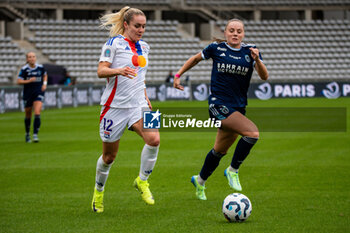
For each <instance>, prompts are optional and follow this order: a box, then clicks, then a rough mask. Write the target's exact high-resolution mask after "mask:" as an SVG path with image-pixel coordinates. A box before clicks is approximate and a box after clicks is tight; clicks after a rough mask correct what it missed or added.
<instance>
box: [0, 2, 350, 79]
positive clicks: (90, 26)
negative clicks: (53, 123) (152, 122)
mask: <svg viewBox="0 0 350 233" xmlns="http://www.w3.org/2000/svg"><path fill="white" fill-rule="evenodd" d="M0 3H4V4H5V3H6V4H7V5H4V4H2V5H3V6H6V7H3V8H2V12H4V11H10V10H9V9H8V6H9V5H11V6H12V7H13V9H16V10H19V11H21V12H22V13H23V14H27V17H33V18H29V19H28V18H26V19H16V18H13V17H18V15H17V16H11V17H12V18H11V19H10V17H8V16H7V17H1V14H0V31H1V28H4V26H3V27H1V23H2V22H10V21H12V22H13V21H15V20H16V22H19V21H20V22H23V24H24V28H25V30H24V31H26V32H29V33H27V34H26V35H25V38H24V40H26V41H27V42H29V43H30V44H31V45H33V46H34V47H35V49H37V50H39V51H40V52H41V53H42V54H43V55H44V56H46V58H47V59H48V60H49V61H50V62H51V63H53V64H56V65H61V66H64V67H66V68H67V70H68V72H69V73H70V75H71V76H72V77H76V78H77V82H78V83H99V82H104V79H98V77H97V74H96V71H97V63H98V59H99V56H100V53H101V48H102V45H103V44H104V43H105V42H106V41H107V40H108V32H107V31H105V30H102V29H100V28H99V27H98V26H99V21H98V20H97V18H98V17H96V15H98V14H100V13H103V12H104V10H109V11H112V10H117V9H120V7H121V6H123V5H132V6H135V7H140V8H141V9H144V10H146V11H147V12H146V14H149V15H150V16H151V17H148V18H149V20H148V21H147V24H148V25H147V28H146V33H145V35H144V38H143V39H144V40H145V41H146V42H148V43H149V45H150V47H151V53H150V56H149V59H150V62H149V68H148V74H147V78H148V80H149V81H152V82H164V80H165V79H166V77H167V75H168V73H169V71H173V72H175V71H176V70H178V69H179V67H180V66H181V65H182V64H183V63H184V62H185V60H186V59H187V58H189V57H190V56H191V55H193V54H195V53H197V52H199V51H201V50H202V49H203V48H204V47H205V46H206V45H207V44H208V43H210V42H209V38H211V36H213V35H214V34H215V35H214V36H217V35H222V32H223V27H224V24H225V22H226V20H217V18H221V19H223V18H224V16H227V17H231V16H232V14H225V13H223V11H226V12H232V13H233V12H235V11H237V12H238V14H237V15H238V16H239V15H240V12H242V15H243V16H246V17H243V18H245V20H244V22H245V25H246V38H245V40H244V42H246V43H254V44H256V45H257V46H258V48H259V49H260V51H261V52H262V53H263V58H264V61H265V63H266V65H267V67H268V69H269V72H270V77H271V79H273V80H292V79H293V80H295V79H303V80H306V79H307V80H316V79H322V80H326V79H345V78H348V74H349V72H350V56H349V55H348V54H349V52H350V21H349V17H350V1H349V0H163V1H161V0H129V1H127V0H89V1H84V0H0ZM0 6H1V4H0ZM39 6H40V7H39ZM79 6H81V7H80V8H79ZM110 6H113V7H115V8H116V9H109V8H111V7H110ZM56 8H57V9H56ZM11 9H12V8H11ZM303 9H305V11H303ZM56 10H57V12H56ZM74 10H82V11H83V10H85V12H84V14H82V15H83V16H82V17H85V16H86V17H88V15H90V16H91V17H90V19H84V18H79V19H63V18H69V17H72V14H77V15H79V13H75V11H74ZM291 10H294V12H292V13H290V12H289V13H290V14H289V15H288V14H286V15H288V17H287V16H286V15H285V14H284V12H285V11H291ZM12 11H13V10H12ZM161 11H163V12H161ZM171 11H174V12H172V13H171ZM277 11H280V12H278V13H276V12H277ZM327 11H328V12H327ZM96 12H99V13H98V14H97V13H96ZM169 12H170V13H169ZM179 12H181V13H180V14H177V13H179ZM189 12H192V13H193V12H195V13H193V15H189ZM220 12H221V13H220ZM269 12H272V13H269ZM339 12H340V15H341V16H338V17H340V18H342V20H331V19H328V18H332V17H336V16H335V15H337V14H338V13H339ZM90 13H94V14H90ZM186 14H188V15H186ZM203 14H206V17H204V16H203ZM215 14H216V15H215ZM269 14H270V15H269ZM12 15H13V14H12ZM35 15H36V17H34V16H35ZM177 15H179V18H177V17H175V16H177ZM213 15H215V17H212V16H213ZM320 15H322V16H320ZM326 15H327V16H328V18H326ZM281 16H282V17H281ZM264 17H265V18H264ZM276 17H280V19H275V18H276ZM291 17H292V18H293V17H295V18H294V19H290V18H291ZM315 17H317V19H322V20H313V19H314V18H315ZM53 18H55V19H53ZM73 18H74V17H73ZM198 18H201V19H200V20H198V21H196V20H197V19H198ZM272 18H274V19H273V20H272ZM165 19H168V20H165ZM175 19H176V20H175ZM253 19H254V20H253ZM284 19H288V20H284ZM305 19H307V20H305ZM346 19H347V20H346ZM213 20H214V21H215V23H213V22H214V21H213ZM1 21H2V22H1ZM182 23H192V24H193V25H194V24H196V25H195V29H194V30H193V31H194V33H192V34H191V36H192V37H191V36H189V34H188V35H184V34H183V31H181V30H180V29H179V28H180V27H181V26H182ZM3 25H5V24H4V23H3ZM203 25H204V26H203ZM212 25H214V27H215V28H214V29H213V28H207V26H208V27H211V26H212ZM18 28H20V27H18ZM182 29H183V28H182ZM220 29H221V32H220ZM202 31H208V33H206V35H205V36H203V35H202ZM209 31H210V32H209ZM217 32H219V34H218V33H217ZM3 34H4V35H5V34H6V33H4V32H3ZM194 35H195V36H199V37H201V38H202V39H204V40H205V41H200V39H198V38H197V37H194ZM208 35H209V36H208ZM13 38H15V36H13ZM16 40H18V39H16ZM0 44H1V54H0V68H1V71H0V85H4V84H11V83H12V82H14V80H15V78H16V72H17V71H18V69H19V68H20V67H21V66H22V65H23V64H24V60H25V56H24V50H22V49H20V48H18V46H17V45H16V44H14V43H13V42H12V39H11V38H10V37H0ZM210 71H211V61H203V62H201V63H200V64H199V65H197V66H196V67H194V69H193V70H190V71H189V72H188V73H186V74H187V75H189V76H190V78H191V80H193V81H197V80H198V81H208V80H209V79H210ZM11 78H12V80H11ZM253 79H255V80H256V79H257V75H256V73H255V74H254V75H253Z"/></svg>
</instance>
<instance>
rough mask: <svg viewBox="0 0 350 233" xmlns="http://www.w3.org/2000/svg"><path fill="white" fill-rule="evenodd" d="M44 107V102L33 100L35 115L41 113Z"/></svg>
mask: <svg viewBox="0 0 350 233" xmlns="http://www.w3.org/2000/svg"><path fill="white" fill-rule="evenodd" d="M42 107H43V102H41V101H40V100H36V101H34V102H33V109H34V114H35V115H40V112H41V109H42Z"/></svg>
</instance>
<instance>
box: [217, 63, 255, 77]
mask: <svg viewBox="0 0 350 233" xmlns="http://www.w3.org/2000/svg"><path fill="white" fill-rule="evenodd" d="M217 69H218V72H221V73H230V74H239V75H246V74H247V73H248V71H249V68H248V67H245V66H236V65H234V64H228V63H219V62H218V63H217Z"/></svg>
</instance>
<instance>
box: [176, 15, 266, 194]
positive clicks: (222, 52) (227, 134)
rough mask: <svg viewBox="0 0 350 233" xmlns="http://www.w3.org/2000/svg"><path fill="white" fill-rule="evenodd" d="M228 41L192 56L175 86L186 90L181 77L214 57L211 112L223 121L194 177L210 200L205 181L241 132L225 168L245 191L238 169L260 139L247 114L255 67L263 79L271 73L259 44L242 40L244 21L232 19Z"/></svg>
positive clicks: (233, 184) (199, 190)
mask: <svg viewBox="0 0 350 233" xmlns="http://www.w3.org/2000/svg"><path fill="white" fill-rule="evenodd" d="M224 36H225V39H226V40H225V41H221V40H217V41H215V42H213V43H211V44H210V45H208V46H207V47H206V48H205V49H203V51H202V52H200V53H198V54H196V55H194V56H192V57H191V58H189V59H188V60H187V61H186V62H185V64H184V65H183V66H182V67H181V68H180V70H179V71H178V72H177V74H176V75H175V80H174V87H175V88H177V89H180V90H183V87H182V86H181V85H180V76H181V75H182V74H184V73H185V72H186V71H187V70H189V69H191V68H192V67H193V66H195V65H196V64H198V63H199V62H200V61H201V60H203V59H209V58H211V59H212V60H213V68H212V73H211V95H210V96H209V99H208V103H209V115H210V117H211V118H215V119H217V120H221V128H219V129H218V131H217V135H216V140H215V144H214V148H213V149H211V150H210V151H209V153H208V154H207V156H206V158H205V161H204V164H203V167H202V169H201V171H200V173H199V175H195V176H192V178H191V182H192V183H193V185H194V186H195V188H196V196H197V198H198V199H200V200H206V199H207V198H206V196H205V192H204V190H205V181H206V180H207V179H208V177H209V176H210V175H211V174H212V173H213V171H214V170H215V169H216V168H217V166H218V165H219V162H220V160H221V158H222V157H223V156H224V155H225V154H226V153H227V151H228V149H229V148H230V147H231V145H232V144H233V143H234V141H235V140H236V138H237V137H238V135H241V136H242V137H241V139H240V140H239V142H238V144H237V146H236V149H235V152H234V155H233V158H232V162H231V165H230V166H229V167H228V168H227V169H226V170H225V171H224V175H225V176H226V177H227V180H228V183H229V185H230V187H231V188H233V189H235V190H237V191H241V190H242V187H241V185H240V182H239V178H238V169H239V167H240V165H241V164H242V162H243V161H244V159H245V158H246V157H247V156H248V154H249V152H250V149H251V148H252V147H253V146H254V144H255V143H256V142H257V140H258V139H259V131H258V128H257V127H256V125H255V124H254V123H253V122H252V121H250V120H249V119H248V118H247V117H245V107H246V105H247V92H248V87H249V84H250V79H251V77H252V73H253V70H254V68H255V69H256V71H257V72H258V75H259V76H260V78H261V79H262V80H267V78H268V72H267V69H266V66H265V65H264V63H263V62H262V58H261V55H260V53H259V50H258V49H257V48H256V46H255V45H249V44H244V43H242V40H243V38H244V25H243V22H242V21H241V20H238V19H231V20H229V21H228V22H227V24H226V27H225V31H224Z"/></svg>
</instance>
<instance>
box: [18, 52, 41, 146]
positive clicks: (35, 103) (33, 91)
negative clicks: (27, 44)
mask: <svg viewBox="0 0 350 233" xmlns="http://www.w3.org/2000/svg"><path fill="white" fill-rule="evenodd" d="M26 60H27V64H26V65H25V66H23V67H22V68H21V70H20V72H19V75H18V78H17V84H20V85H23V102H24V110H25V118H24V125H25V131H26V135H25V141H26V142H28V143H29V142H31V138H30V125H31V119H32V111H33V110H34V128H33V141H34V142H39V137H38V133H39V129H40V125H41V119H40V112H41V109H42V105H43V101H44V95H45V90H46V87H47V73H46V70H45V69H44V67H43V66H42V65H40V64H37V63H36V55H35V53H34V52H29V53H27V55H26Z"/></svg>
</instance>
